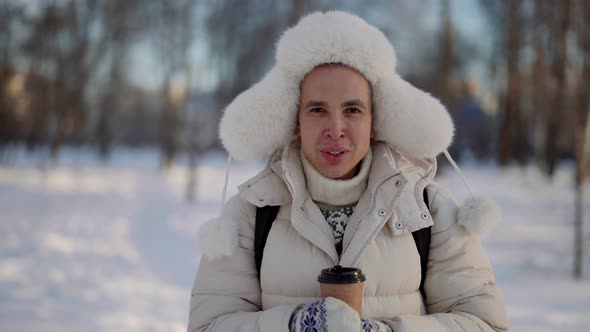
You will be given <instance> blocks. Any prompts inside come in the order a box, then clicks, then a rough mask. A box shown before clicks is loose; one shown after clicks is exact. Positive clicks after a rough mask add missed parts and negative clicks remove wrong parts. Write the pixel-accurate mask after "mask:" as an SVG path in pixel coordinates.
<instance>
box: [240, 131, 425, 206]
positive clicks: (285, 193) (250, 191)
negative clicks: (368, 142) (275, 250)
mask: <svg viewBox="0 0 590 332" xmlns="http://www.w3.org/2000/svg"><path fill="white" fill-rule="evenodd" d="M299 148H300V144H299V142H298V140H294V141H292V142H291V143H290V144H288V145H287V146H286V147H285V148H283V149H282V150H278V151H276V152H275V153H274V154H273V155H272V156H271V158H270V159H269V162H268V163H267V165H266V167H265V168H264V169H263V170H262V171H260V173H258V174H257V175H256V176H254V177H253V178H251V179H249V180H247V181H246V182H244V183H243V184H241V185H239V186H238V190H239V192H240V196H241V197H242V198H243V199H245V200H246V201H248V202H250V203H251V204H253V205H256V206H258V207H262V206H267V205H275V206H276V205H285V204H289V203H291V202H293V197H292V193H291V192H290V190H289V188H288V185H287V181H286V177H290V179H291V180H292V181H290V182H292V184H293V186H294V188H292V189H291V191H293V193H294V194H295V195H297V196H298V197H297V198H298V200H299V199H300V200H301V201H303V200H304V199H305V198H306V197H307V196H308V195H309V194H308V193H307V190H306V189H305V176H304V173H303V167H302V166H301V160H300V157H299V153H298V152H299ZM372 149H373V164H372V166H371V171H370V174H369V180H368V185H367V192H370V193H373V192H374V191H375V190H376V189H377V188H376V187H377V186H378V185H379V183H380V182H382V181H383V179H384V178H388V177H392V176H394V175H395V174H398V173H400V172H404V171H408V170H409V169H414V170H416V167H417V168H418V172H419V173H420V174H422V175H423V177H425V178H428V179H427V180H428V181H430V180H432V178H433V177H434V173H435V171H436V160H434V159H433V158H432V159H421V158H420V159H408V158H406V157H404V156H403V155H402V154H401V153H400V152H398V151H397V150H395V149H393V148H392V147H391V146H390V145H389V144H387V143H385V142H375V143H373V145H372Z"/></svg>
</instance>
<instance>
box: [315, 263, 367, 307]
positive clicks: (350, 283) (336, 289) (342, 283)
mask: <svg viewBox="0 0 590 332" xmlns="http://www.w3.org/2000/svg"><path fill="white" fill-rule="evenodd" d="M365 280H366V278H365V275H364V274H363V272H362V271H361V269H358V268H354V267H342V266H340V265H336V266H334V267H333V268H328V269H323V270H322V273H321V274H320V275H319V276H318V281H319V282H320V296H321V297H335V298H337V299H339V300H342V301H344V302H346V303H347V304H348V305H349V306H350V307H351V308H353V309H354V310H356V312H358V314H359V316H360V315H361V310H362V306H363V286H364V282H365Z"/></svg>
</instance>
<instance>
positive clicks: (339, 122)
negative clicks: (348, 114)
mask: <svg viewBox="0 0 590 332" xmlns="http://www.w3.org/2000/svg"><path fill="white" fill-rule="evenodd" d="M345 126H346V124H345V122H344V119H343V118H342V117H341V116H338V115H336V116H331V117H330V119H329V120H328V123H327V126H326V130H325V132H324V134H325V136H326V137H329V138H331V139H338V138H341V137H344V133H345V129H346V128H345Z"/></svg>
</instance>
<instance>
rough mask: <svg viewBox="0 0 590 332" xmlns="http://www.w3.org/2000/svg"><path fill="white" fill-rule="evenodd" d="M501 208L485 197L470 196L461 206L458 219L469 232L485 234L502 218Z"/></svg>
mask: <svg viewBox="0 0 590 332" xmlns="http://www.w3.org/2000/svg"><path fill="white" fill-rule="evenodd" d="M500 218H501V216H500V209H499V208H498V207H497V206H496V204H494V202H493V201H492V200H491V199H489V198H485V197H478V198H475V197H470V198H467V199H466V200H465V202H464V203H463V205H461V207H460V208H459V212H458V215H457V221H458V223H459V225H462V226H463V227H465V229H466V230H467V232H468V233H470V234H474V235H479V236H481V235H483V234H485V233H487V232H489V231H490V230H491V229H492V228H494V226H496V224H498V222H499V220H500Z"/></svg>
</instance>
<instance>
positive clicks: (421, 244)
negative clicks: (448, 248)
mask: <svg viewBox="0 0 590 332" xmlns="http://www.w3.org/2000/svg"><path fill="white" fill-rule="evenodd" d="M424 203H426V207H427V208H428V210H430V206H429V204H428V195H427V194H426V189H424ZM431 227H432V226H431ZM431 227H425V228H422V229H419V230H417V231H415V232H412V236H413V237H414V242H416V248H417V249H418V254H419V255H420V268H421V269H420V270H421V279H420V293H422V297H423V298H426V293H424V280H426V269H427V266H428V254H429V252H430V235H431Z"/></svg>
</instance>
